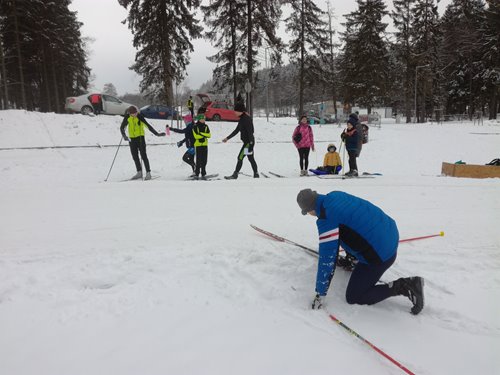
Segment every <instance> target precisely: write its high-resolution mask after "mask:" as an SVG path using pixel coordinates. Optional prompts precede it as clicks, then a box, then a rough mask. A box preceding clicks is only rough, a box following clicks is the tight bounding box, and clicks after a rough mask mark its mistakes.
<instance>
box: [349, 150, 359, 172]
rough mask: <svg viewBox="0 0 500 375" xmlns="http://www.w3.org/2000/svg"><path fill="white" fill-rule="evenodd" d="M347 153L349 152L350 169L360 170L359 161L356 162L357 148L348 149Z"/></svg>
mask: <svg viewBox="0 0 500 375" xmlns="http://www.w3.org/2000/svg"><path fill="white" fill-rule="evenodd" d="M347 153H348V154H349V171H357V170H358V163H356V158H357V156H356V154H357V151H356V150H347Z"/></svg>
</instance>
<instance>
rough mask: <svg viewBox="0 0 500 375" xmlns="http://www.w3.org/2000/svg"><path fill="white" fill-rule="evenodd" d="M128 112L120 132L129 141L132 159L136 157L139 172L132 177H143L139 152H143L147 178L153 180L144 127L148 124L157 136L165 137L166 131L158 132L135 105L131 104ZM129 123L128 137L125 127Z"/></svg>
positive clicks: (142, 156)
mask: <svg viewBox="0 0 500 375" xmlns="http://www.w3.org/2000/svg"><path fill="white" fill-rule="evenodd" d="M127 112H128V114H127V115H125V117H124V118H123V121H122V124H121V126H120V132H121V133H122V137H123V139H124V140H125V141H127V142H129V145H130V152H131V153H132V159H134V163H135V168H136V170H137V173H136V174H135V175H134V176H133V177H132V178H131V180H137V179H139V178H142V165H141V161H140V159H139V153H140V154H141V159H142V161H143V162H144V167H145V168H146V176H145V177H144V179H145V180H151V169H150V167H149V160H148V155H147V154H146V138H144V128H145V127H146V126H147V127H148V129H149V131H150V132H151V133H153V134H154V135H156V136H157V137H164V136H165V133H158V132H157V131H156V130H155V129H154V128H153V127H152V126H151V125H149V124H148V122H147V121H146V119H145V118H144V116H143V115H141V114H140V113H139V112H138V111H137V108H136V107H135V106H130V107H129V109H128V111H127ZM127 125H128V137H127V135H126V134H125V127H126V126H127Z"/></svg>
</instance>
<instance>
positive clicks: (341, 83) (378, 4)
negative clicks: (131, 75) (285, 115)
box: [0, 0, 500, 122]
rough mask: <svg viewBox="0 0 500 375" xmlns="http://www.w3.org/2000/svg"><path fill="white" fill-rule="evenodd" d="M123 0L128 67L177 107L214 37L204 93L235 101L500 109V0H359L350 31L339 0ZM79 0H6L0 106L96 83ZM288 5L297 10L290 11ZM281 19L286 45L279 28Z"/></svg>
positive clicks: (56, 104) (49, 107)
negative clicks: (203, 43)
mask: <svg viewBox="0 0 500 375" xmlns="http://www.w3.org/2000/svg"><path fill="white" fill-rule="evenodd" d="M116 1H118V2H119V4H120V5H121V6H123V7H124V8H126V9H127V11H128V17H127V20H126V23H127V25H128V27H129V28H130V29H131V31H132V33H133V37H134V39H133V46H134V47H135V48H136V50H137V53H136V62H135V64H134V65H133V66H132V67H131V68H132V69H133V70H134V71H135V72H136V73H138V74H139V75H140V76H141V77H142V80H141V83H140V91H141V92H140V95H141V96H143V97H145V98H146V100H149V101H154V102H157V103H164V104H168V105H174V104H176V103H178V102H179V100H183V98H184V97H185V96H187V95H189V94H192V93H194V91H193V90H187V89H186V90H184V89H181V90H180V92H177V90H175V88H176V87H179V86H181V87H182V82H183V79H184V78H185V75H186V66H187V65H188V63H189V51H193V45H192V43H191V41H192V40H193V39H195V38H205V39H206V40H207V41H209V42H210V43H211V44H212V45H213V46H214V47H215V48H216V50H217V53H216V54H215V55H213V56H207V59H208V60H210V61H211V62H213V63H215V64H216V65H217V67H216V68H215V69H214V72H213V77H212V79H211V80H210V81H209V82H207V83H206V84H205V85H204V86H202V87H201V88H200V89H199V90H197V92H203V91H205V92H212V93H214V94H215V95H222V96H225V97H227V98H230V99H231V98H232V99H234V98H235V97H236V95H237V93H238V92H242V93H243V92H245V91H247V90H245V87H247V88H249V87H251V91H250V92H249V93H248V94H247V104H248V107H249V108H250V110H252V109H253V108H266V107H269V108H272V109H273V112H275V113H277V112H279V111H280V108H281V109H283V108H285V107H286V108H290V107H291V108H295V112H296V113H304V111H305V109H306V104H307V102H320V101H327V100H330V101H332V100H333V101H341V102H343V103H348V104H349V105H353V106H354V105H355V106H360V107H365V108H367V109H368V112H370V111H371V108H375V107H392V108H393V111H394V112H397V113H400V114H404V115H405V116H406V120H407V121H408V122H409V121H411V119H412V118H415V117H416V120H417V121H418V122H424V121H426V119H427V118H429V117H431V116H444V115H447V114H467V115H468V116H469V117H470V118H472V117H473V116H474V115H476V114H477V113H482V114H484V115H486V116H487V117H488V118H490V119H492V118H496V116H497V113H498V112H500V109H499V106H500V100H499V97H500V95H499V94H500V2H498V1H495V0H486V1H483V0H453V1H452V2H451V3H450V5H449V6H448V7H447V8H446V10H445V11H444V13H443V15H442V16H439V14H438V11H437V1H436V0H394V1H393V10H392V11H390V12H389V11H388V10H387V6H386V3H385V2H384V1H383V0H357V1H356V3H357V7H356V9H354V10H353V12H351V13H349V14H347V15H345V16H344V19H345V23H343V26H344V30H343V31H342V32H341V33H339V32H337V30H335V29H334V27H333V26H332V17H333V16H334V14H333V12H332V11H331V6H329V7H328V10H327V11H323V10H322V9H320V8H319V7H318V6H317V2H316V1H313V0H216V1H211V2H210V3H208V4H206V5H203V4H202V3H201V1H200V0H149V1H144V0H116ZM70 3H71V1H70V0H54V1H50V2H46V1H43V0H30V1H24V0H3V1H2V2H0V104H1V106H2V108H24V109H28V110H39V111H44V112H48V111H52V112H62V111H64V99H65V98H66V97H67V96H73V95H79V94H82V93H84V92H86V90H87V89H88V88H89V83H90V82H89V81H90V78H91V70H90V68H89V67H88V66H87V60H88V52H87V51H88V46H89V43H90V42H91V41H89V40H86V39H85V38H83V37H82V35H81V32H80V27H81V23H80V22H78V19H77V14H76V13H75V12H71V11H70V10H69V8H68V6H69V5H70ZM283 6H287V7H289V8H290V9H291V10H292V11H291V12H290V15H289V16H287V17H284V16H283V12H282V9H283ZM198 15H201V16H198ZM386 16H390V19H391V20H392V23H393V27H394V30H393V31H391V32H389V31H388V30H387V24H386V23H384V22H383V19H384V17H386ZM282 24H283V25H285V27H286V30H287V34H288V35H289V37H290V39H289V40H288V41H287V43H285V42H284V41H283V40H282V39H281V38H280V37H279V36H278V34H277V29H278V27H279V25H282ZM284 56H286V57H287V61H288V63H286V64H285V63H283V57H284ZM207 78H209V77H207ZM128 95H132V94H128ZM180 97H182V99H180Z"/></svg>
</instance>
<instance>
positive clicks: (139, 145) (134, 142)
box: [129, 136, 151, 172]
mask: <svg viewBox="0 0 500 375" xmlns="http://www.w3.org/2000/svg"><path fill="white" fill-rule="evenodd" d="M129 145H130V153H131V154H132V159H134V163H135V169H136V171H137V172H139V171H142V165H141V160H140V159H139V153H140V154H141V159H142V161H143V162H144V167H146V172H151V169H150V168H149V160H148V155H147V154H146V139H145V138H144V136H141V137H136V138H130V142H129Z"/></svg>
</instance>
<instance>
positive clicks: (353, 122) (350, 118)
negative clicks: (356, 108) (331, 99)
mask: <svg viewBox="0 0 500 375" xmlns="http://www.w3.org/2000/svg"><path fill="white" fill-rule="evenodd" d="M347 123H348V124H351V125H352V126H356V124H357V123H358V121H357V120H356V118H354V117H349V120H347Z"/></svg>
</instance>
